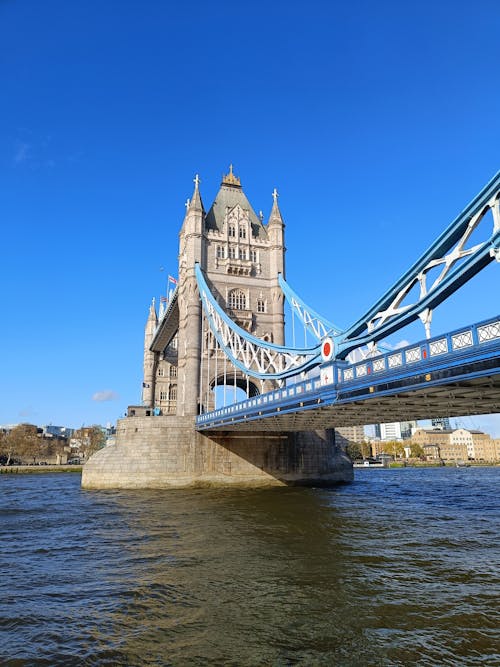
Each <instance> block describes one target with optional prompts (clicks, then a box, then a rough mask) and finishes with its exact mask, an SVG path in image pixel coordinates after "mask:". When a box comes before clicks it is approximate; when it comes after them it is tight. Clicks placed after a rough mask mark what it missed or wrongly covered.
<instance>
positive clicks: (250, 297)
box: [82, 167, 500, 488]
mask: <svg viewBox="0 0 500 667" xmlns="http://www.w3.org/2000/svg"><path fill="white" fill-rule="evenodd" d="M194 183H195V187H194V192H193V195H192V197H191V199H189V200H188V201H187V202H186V214H185V217H184V221H183V223H182V228H181V232H180V244H179V267H178V280H177V281H176V282H177V284H176V287H175V290H173V291H171V293H170V295H169V296H168V298H163V299H162V300H161V302H160V309H159V311H158V312H157V310H156V306H155V303H154V302H153V303H152V304H151V306H150V309H149V316H148V319H147V323H146V329H145V338H144V375H143V383H142V387H143V390H142V403H141V405H136V406H130V407H129V409H128V414H127V417H126V418H124V419H121V420H119V421H118V424H117V442H116V445H114V446H110V447H106V448H105V449H104V450H101V451H100V452H98V453H97V454H95V455H94V456H93V457H92V458H91V459H90V461H89V462H88V463H87V464H86V465H85V467H84V472H83V477H82V484H83V486H84V487H87V488H116V487H172V486H177V487H179V486H201V485H210V484H223V485H234V484H237V485H251V486H255V485H269V484H314V485H318V484H331V483H334V482H340V481H349V480H350V479H352V466H351V463H350V461H349V460H348V458H347V457H346V455H345V453H344V452H343V450H342V447H340V445H339V442H338V439H336V429H338V428H339V427H342V426H346V425H361V424H366V423H374V422H380V421H395V420H401V419H421V418H431V417H442V416H447V417H448V416H455V415H463V414H487V413H493V412H500V317H499V316H498V315H497V316H495V317H489V318H488V319H486V320H484V321H483V322H480V323H475V324H471V325H464V326H463V327H462V328H461V329H458V330H456V331H453V332H449V333H447V334H445V335H440V336H437V337H432V336H431V321H432V313H433V310H434V309H435V308H436V307H437V306H439V305H440V304H441V303H442V302H443V301H445V300H446V299H447V298H448V297H449V296H450V295H451V294H453V293H454V292H456V291H457V290H459V289H460V288H461V287H462V286H463V285H464V284H465V283H466V282H467V281H469V280H470V279H472V278H473V277H474V276H475V275H476V274H477V273H478V272H479V271H481V270H482V269H484V268H485V267H486V266H487V265H488V264H489V263H490V262H493V261H499V260H500V173H499V174H497V175H496V176H495V177H494V178H493V179H492V180H491V181H490V182H489V183H488V184H487V185H486V186H485V187H484V188H483V189H482V190H481V191H480V192H479V193H478V194H477V196H476V197H475V198H474V199H473V200H472V201H471V202H470V204H468V206H467V207H466V208H465V209H464V210H463V211H462V212H461V213H460V214H459V215H458V216H457V218H456V219H455V220H454V221H453V222H452V223H451V224H450V225H449V226H448V227H447V228H446V229H445V230H444V231H443V232H442V233H441V234H440V235H439V237H438V238H437V240H436V241H434V242H433V243H432V244H431V246H430V247H429V249H428V250H427V251H426V252H425V253H424V254H423V255H422V256H421V257H420V258H419V259H418V260H417V262H415V263H414V264H413V265H412V266H411V267H410V268H409V269H408V271H407V272H406V273H405V274H404V275H403V276H402V277H401V278H400V280H398V281H397V282H396V283H395V284H394V285H393V286H392V287H391V288H390V289H389V290H388V291H387V292H386V293H385V294H384V295H383V296H382V297H381V298H380V299H379V300H378V301H377V302H376V303H375V304H374V305H373V306H372V307H371V308H370V309H369V310H368V311H367V312H366V313H364V314H363V315H362V316H361V317H360V318H359V319H358V320H356V322H354V323H353V324H352V325H351V326H350V327H348V328H347V329H342V328H340V327H338V326H336V325H335V324H333V323H332V322H331V321H330V320H329V319H327V318H325V317H324V316H322V315H320V314H318V313H317V312H316V311H314V310H313V309H312V308H311V307H310V306H309V305H308V304H306V303H305V302H304V301H303V300H302V299H301V298H300V296H299V295H298V294H297V293H296V292H295V291H294V290H293V289H292V287H291V286H290V285H289V284H288V283H287V281H286V278H285V241H284V232H285V224H284V221H283V218H282V215H281V211H280V208H279V205H278V193H277V192H276V189H275V190H274V192H273V196H272V206H271V212H270V215H269V218H268V220H267V222H265V223H264V216H263V214H262V213H259V214H256V213H255V211H254V210H253V208H252V206H251V205H250V203H249V201H248V199H247V197H246V195H245V193H244V192H243V188H242V186H241V182H240V179H239V178H238V177H237V176H236V175H235V174H234V173H233V169H232V167H230V170H229V173H228V174H227V175H226V176H224V177H223V179H222V183H221V186H220V189H219V192H218V194H217V196H216V198H215V200H214V202H213V203H212V205H211V207H210V208H209V210H208V212H206V209H205V207H204V205H203V202H202V198H201V194H200V187H199V185H200V181H199V178H198V176H197V177H196V178H195V180H194ZM472 237H473V238H474V244H472V243H471V241H472ZM478 238H479V241H477V239H478ZM497 293H498V281H497V283H496V286H493V287H492V294H497ZM285 304H286V305H287V308H289V310H290V312H291V314H292V315H291V317H292V325H293V322H295V321H296V320H297V321H298V322H299V323H300V326H301V327H303V329H304V332H305V333H306V334H307V335H306V342H304V344H303V345H302V346H298V345H296V341H295V340H292V341H286V340H285ZM486 315H488V314H486ZM418 319H420V320H421V322H422V324H423V328H424V330H423V334H424V335H425V338H423V339H422V340H420V341H418V342H415V343H413V344H411V345H408V346H407V347H405V348H402V349H398V350H389V349H388V348H387V347H385V346H384V339H385V338H387V336H389V335H390V334H392V333H394V332H395V331H398V330H399V329H401V328H402V327H404V326H406V325H407V324H409V323H410V322H412V321H414V320H418Z"/></svg>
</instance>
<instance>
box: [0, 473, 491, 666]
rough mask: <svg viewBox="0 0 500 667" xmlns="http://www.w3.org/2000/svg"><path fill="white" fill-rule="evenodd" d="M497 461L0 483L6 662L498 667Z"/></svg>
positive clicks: (0, 621)
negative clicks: (220, 484) (202, 480)
mask: <svg viewBox="0 0 500 667" xmlns="http://www.w3.org/2000/svg"><path fill="white" fill-rule="evenodd" d="M499 482H500V468H446V469H399V470H373V469H372V470H357V471H356V478H355V482H354V483H353V484H350V485H345V486H339V487H336V488H333V489H301V488H274V489H265V490H262V489H261V490H192V491H181V490H174V491H82V490H81V489H80V476H79V475H75V474H43V475H42V474H39V475H2V476H0V664H1V665H13V666H14V665H15V666H20V665H69V666H73V665H92V666H95V665H99V666H100V665H113V666H115V665H138V666H142V665H174V666H175V665H231V666H232V665H234V666H239V665H242V666H246V665H248V666H257V665H258V666H260V665H278V666H281V665H283V666H285V665H328V666H331V665H355V666H359V665H384V666H385V665H422V666H425V665H453V666H455V665H488V666H490V665H500V637H499V632H500V631H499V628H500V562H499V561H500V557H499V535H500V512H499V510H500V501H499V493H498V491H499Z"/></svg>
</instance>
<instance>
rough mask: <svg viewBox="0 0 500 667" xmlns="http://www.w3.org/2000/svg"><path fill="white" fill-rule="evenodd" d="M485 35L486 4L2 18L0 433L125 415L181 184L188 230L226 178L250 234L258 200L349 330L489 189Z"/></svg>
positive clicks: (492, 87) (494, 75)
mask: <svg viewBox="0 0 500 667" xmlns="http://www.w3.org/2000/svg"><path fill="white" fill-rule="evenodd" d="M499 34H500V4H499V3H498V0H479V1H478V2H475V3H472V2H469V1H466V0H438V1H436V0H421V1H420V2H411V3H409V2H401V1H400V0H380V1H379V2H372V1H371V0H350V1H349V2H338V1H337V0H330V1H327V0H324V1H323V2H317V1H315V0H312V1H310V2H307V3H305V2H300V3H299V2H294V1H293V0H288V1H286V2H284V1H281V0H276V1H275V2H261V1H260V0H253V1H252V2H238V1H237V0H233V2H225V1H224V0H222V1H221V2H217V3H214V2H201V1H200V0H192V1H191V2H186V3H174V2H167V1H165V2H162V1H160V0H156V1H155V0H149V1H146V2H144V1H143V2H139V1H138V0H136V1H132V0H120V1H118V0H115V1H110V0H85V1H83V0H82V1H79V2H78V1H75V2H68V1H67V0H44V1H43V2H40V0H17V1H16V0H0V75H1V76H0V81H1V86H0V121H1V123H0V128H1V131H0V221H1V229H2V236H1V246H2V254H1V263H0V267H1V268H0V286H1V295H2V296H1V318H2V322H1V327H0V350H1V352H0V355H1V356H0V382H1V401H0V424H2V423H4V424H5V423H16V422H19V421H30V422H32V423H37V424H47V423H53V424H57V425H68V426H73V427H77V426H80V425H81V424H91V423H95V422H98V423H103V424H105V423H106V422H114V421H115V420H116V419H117V418H118V417H119V416H121V415H123V413H124V411H125V409H126V406H127V405H128V404H129V403H136V402H138V400H139V398H140V385H141V381H142V348H143V331H144V323H145V319H146V316H147V311H148V306H149V303H150V301H151V298H152V297H153V296H156V297H158V296H159V295H160V294H161V293H163V292H164V291H165V283H166V277H167V275H168V273H171V274H174V275H175V274H176V267H177V244H178V231H179V229H180V225H181V223H182V218H183V214H184V211H185V209H184V202H185V200H186V198H187V197H190V196H191V194H192V189H193V181H192V179H193V177H194V175H195V173H199V174H200V177H201V179H202V182H201V193H202V197H203V201H204V204H205V207H206V208H208V206H210V204H211V203H212V200H213V198H214V197H215V194H216V192H217V190H218V187H219V183H220V179H221V174H222V173H223V172H227V168H228V165H229V163H230V162H232V163H233V164H234V169H235V173H236V174H237V175H238V176H240V177H241V180H242V184H243V187H244V190H245V192H246V194H247V196H248V198H249V200H250V202H251V203H252V204H253V206H254V208H255V209H256V210H257V211H258V210H259V209H262V210H263V211H264V213H265V215H266V219H267V216H268V214H269V212H270V209H271V204H272V197H271V192H272V190H273V188H274V187H277V188H278V191H279V193H280V200H279V202H280V208H281V211H282V214H283V216H284V218H285V222H286V225H287V228H286V242H287V247H288V252H287V278H288V280H289V282H290V283H291V284H292V286H293V287H294V289H295V290H296V291H298V292H299V293H300V294H301V295H302V296H303V298H304V299H305V301H306V302H309V303H310V304H311V305H312V306H313V307H315V308H316V310H318V311H319V312H322V313H324V314H325V316H327V317H329V318H330V319H331V320H333V321H334V322H336V323H338V324H340V325H345V326H347V325H349V324H351V323H352V322H353V321H354V320H355V319H356V318H357V317H358V316H359V315H361V314H362V312H363V311H364V309H366V308H367V307H368V306H370V305H371V304H372V303H373V302H374V301H375V300H376V299H377V298H378V297H379V296H380V295H381V293H382V292H383V291H385V290H386V289H387V288H388V287H389V286H390V285H391V284H392V283H393V282H394V281H395V280H396V279H397V278H399V276H400V275H401V274H402V273H403V272H404V270H405V269H406V268H408V266H409V265H410V263H412V262H413V261H414V260H415V259H416V258H417V256H419V255H420V254H421V252H422V251H424V250H425V249H426V247H427V246H428V245H429V244H430V243H431V242H432V241H433V240H434V239H435V238H436V236H437V235H438V234H439V233H440V232H441V231H442V230H443V229H444V228H445V227H446V226H447V225H448V224H449V223H450V222H451V220H452V219H453V218H454V217H455V216H456V215H457V214H458V213H459V212H460V211H461V210H462V208H463V207H464V206H465V205H466V204H467V203H468V202H469V201H470V199H472V197H473V196H474V195H475V194H476V193H477V192H478V191H479V189H480V188H481V187H482V186H483V185H484V184H485V183H486V182H487V181H488V180H489V179H490V178H491V177H492V176H493V175H494V174H495V173H496V172H497V171H498V170H499V168H500V159H499V155H500V151H499V146H500V122H499V119H500V89H499V85H498V83H499V73H500V49H499ZM162 267H163V269H164V270H163V271H162V270H161V268H162ZM499 286H500V265H498V264H491V265H490V266H489V267H488V268H487V269H486V270H484V271H483V272H482V273H481V274H480V275H479V276H477V277H476V278H475V279H474V280H473V281H471V282H470V283H469V284H468V285H467V286H466V287H464V288H463V289H462V290H460V292H459V293H458V294H457V295H455V296H454V297H453V298H452V299H450V300H449V302H447V303H446V304H445V305H443V306H442V307H440V308H439V309H438V310H437V311H436V313H435V315H434V322H433V333H435V334H437V333H440V332H442V331H447V330H451V329H453V328H456V327H458V326H461V325H464V324H468V323H471V322H476V321H478V320H480V319H484V318H488V317H491V316H494V315H496V314H498V311H499V308H498V294H499ZM403 337H404V338H405V339H407V340H418V339H419V338H422V337H423V330H422V329H421V328H418V327H416V325H414V327H413V328H412V327H410V329H409V330H408V331H405V332H402V333H401V335H400V339H401V338H403ZM396 338H397V337H396ZM395 343H397V340H396V339H395V340H393V344H395ZM105 399H106V400H105ZM465 425H467V426H476V427H483V428H486V429H488V430H489V431H490V432H491V433H492V434H495V435H497V436H500V420H499V418H498V416H496V417H490V418H487V419H486V418H479V417H474V418H473V419H472V420H470V421H468V422H465Z"/></svg>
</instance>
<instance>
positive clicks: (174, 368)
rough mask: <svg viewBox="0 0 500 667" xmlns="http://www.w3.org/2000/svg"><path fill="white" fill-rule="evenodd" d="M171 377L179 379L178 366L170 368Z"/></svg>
mask: <svg viewBox="0 0 500 667" xmlns="http://www.w3.org/2000/svg"><path fill="white" fill-rule="evenodd" d="M170 377H171V378H176V377H177V366H170Z"/></svg>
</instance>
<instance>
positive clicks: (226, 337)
mask: <svg viewBox="0 0 500 667" xmlns="http://www.w3.org/2000/svg"><path fill="white" fill-rule="evenodd" d="M196 276H197V280H198V289H199V291H200V298H201V301H202V304H203V309H204V311H205V315H206V317H207V320H208V323H209V326H210V329H211V330H212V333H213V334H214V336H215V337H216V338H217V340H218V342H219V345H220V346H221V348H222V349H223V350H224V352H225V354H226V355H227V357H228V358H229V359H230V360H231V361H232V363H233V364H234V365H235V366H236V367H237V368H239V369H240V370H242V371H243V372H244V373H247V374H248V375H250V376H252V377H255V378H260V379H284V378H286V377H291V376H293V375H298V374H299V373H302V372H304V371H306V370H308V369H309V368H312V367H313V366H316V365H318V364H319V363H320V361H321V359H320V349H319V346H318V347H313V348H297V349H294V348H287V347H283V346H280V345H273V344H269V343H266V341H263V340H261V339H259V338H256V337H255V336H252V335H251V334H248V333H247V332H245V331H244V330H243V329H241V328H240V327H239V326H238V325H237V324H235V323H234V322H232V321H231V320H230V319H229V318H228V317H227V315H226V314H225V313H223V311H222V310H221V308H220V306H219V305H218V304H216V302H215V300H214V297H213V295H212V294H211V293H210V291H209V289H208V286H207V285H206V283H205V281H204V278H203V276H202V275H201V271H200V270H199V267H198V266H197V267H196Z"/></svg>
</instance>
